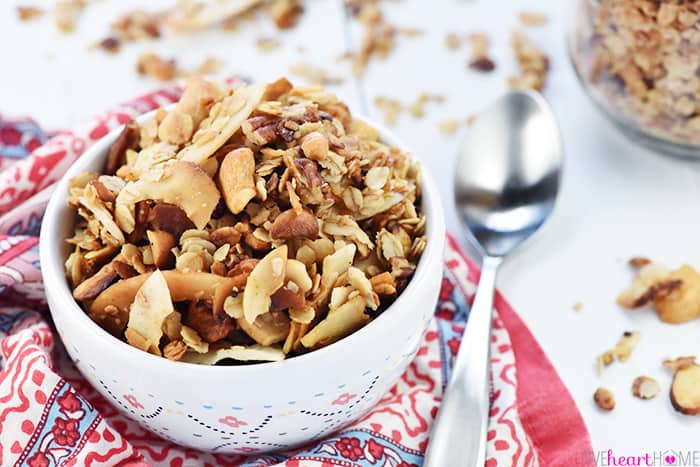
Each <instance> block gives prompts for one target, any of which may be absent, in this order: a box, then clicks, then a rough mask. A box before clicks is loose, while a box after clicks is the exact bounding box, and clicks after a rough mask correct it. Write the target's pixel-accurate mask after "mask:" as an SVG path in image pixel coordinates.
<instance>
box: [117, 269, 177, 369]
mask: <svg viewBox="0 0 700 467" xmlns="http://www.w3.org/2000/svg"><path fill="white" fill-rule="evenodd" d="M173 311H175V310H174V309H173V303H172V301H171V300H170V291H169V289H168V284H167V282H166V281H165V278H164V277H163V274H162V273H161V272H160V271H156V272H154V273H153V274H151V276H150V277H149V278H148V279H147V280H145V281H144V283H143V285H142V286H141V287H140V288H139V290H138V292H136V297H135V298H134V303H132V304H131V308H130V311H129V322H128V324H127V327H126V332H125V333H124V335H125V336H126V341H127V342H128V343H129V344H131V345H133V346H134V347H138V348H140V349H141V350H144V351H146V352H149V353H153V354H156V355H161V352H160V348H159V347H158V346H159V344H160V338H161V337H162V336H163V329H162V326H163V321H164V320H165V318H166V317H167V316H168V315H170V314H171V313H172V312H173Z"/></svg>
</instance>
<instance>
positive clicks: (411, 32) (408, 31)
mask: <svg viewBox="0 0 700 467" xmlns="http://www.w3.org/2000/svg"><path fill="white" fill-rule="evenodd" d="M398 32H399V34H401V35H404V36H406V37H418V36H422V35H423V34H425V31H424V30H422V29H421V28H399V29H398Z"/></svg>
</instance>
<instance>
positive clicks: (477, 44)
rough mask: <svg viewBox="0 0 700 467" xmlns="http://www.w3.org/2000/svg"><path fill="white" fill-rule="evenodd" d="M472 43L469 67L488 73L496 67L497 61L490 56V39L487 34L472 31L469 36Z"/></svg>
mask: <svg viewBox="0 0 700 467" xmlns="http://www.w3.org/2000/svg"><path fill="white" fill-rule="evenodd" d="M467 40H469V43H470V44H471V52H470V53H471V55H470V59H469V68H472V69H474V70H477V71H481V72H484V73H488V72H491V71H493V70H494V69H495V68H496V63H495V62H494V61H493V60H492V59H491V58H490V57H489V56H488V49H489V44H490V40H489V37H488V36H487V35H486V34H483V33H472V34H469V36H467Z"/></svg>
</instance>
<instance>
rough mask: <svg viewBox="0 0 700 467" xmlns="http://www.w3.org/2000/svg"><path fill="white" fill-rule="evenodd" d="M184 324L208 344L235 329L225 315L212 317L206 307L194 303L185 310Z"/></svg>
mask: <svg viewBox="0 0 700 467" xmlns="http://www.w3.org/2000/svg"><path fill="white" fill-rule="evenodd" d="M184 323H185V324H186V325H187V326H189V327H191V328H192V329H194V330H195V331H197V332H198V333H199V335H200V336H202V339H204V340H205V341H206V342H209V343H212V342H216V341H218V340H221V339H223V338H225V337H226V336H227V335H228V333H229V332H231V331H233V329H234V327H235V326H234V322H233V320H232V319H231V318H230V317H228V316H226V315H225V314H223V315H217V316H216V317H214V315H213V314H212V311H211V310H210V309H209V308H208V307H207V306H204V305H201V304H194V303H193V304H191V305H190V307H189V309H188V310H187V316H186V317H185V319H184Z"/></svg>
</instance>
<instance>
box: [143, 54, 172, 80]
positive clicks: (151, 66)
mask: <svg viewBox="0 0 700 467" xmlns="http://www.w3.org/2000/svg"><path fill="white" fill-rule="evenodd" d="M136 69H137V71H138V72H139V74H141V75H146V76H150V77H151V78H154V79H157V80H158V81H171V80H173V79H174V78H175V72H176V71H177V68H176V65H175V60H173V59H170V60H166V59H164V58H161V57H159V56H158V55H156V54H154V53H146V54H143V55H141V56H140V57H139V59H138V62H137V64H136Z"/></svg>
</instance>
